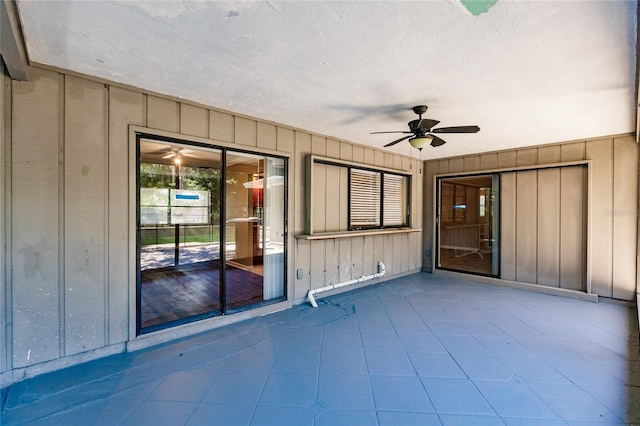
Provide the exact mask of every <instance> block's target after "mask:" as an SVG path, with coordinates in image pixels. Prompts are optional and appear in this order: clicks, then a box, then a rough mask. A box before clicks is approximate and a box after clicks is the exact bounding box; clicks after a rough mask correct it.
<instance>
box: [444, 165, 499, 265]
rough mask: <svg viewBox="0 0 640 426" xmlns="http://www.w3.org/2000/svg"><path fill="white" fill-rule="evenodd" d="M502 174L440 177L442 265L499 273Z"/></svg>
mask: <svg viewBox="0 0 640 426" xmlns="http://www.w3.org/2000/svg"><path fill="white" fill-rule="evenodd" d="M499 182H500V179H499V175H498V174H489V175H481V176H472V177H455V178H440V179H439V180H438V194H439V203H438V206H439V211H438V257H437V261H438V267H439V268H442V269H450V270H455V271H461V272H469V273H474V274H480V275H489V276H496V277H497V276H498V275H499V265H500V262H499V260H500V259H499V251H498V250H499V246H500V243H499V236H498V230H499V217H498V214H499V208H498V206H499V198H498V196H499Z"/></svg>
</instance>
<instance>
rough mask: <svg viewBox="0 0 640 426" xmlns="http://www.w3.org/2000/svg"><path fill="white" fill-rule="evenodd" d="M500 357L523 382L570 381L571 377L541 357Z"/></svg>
mask: <svg viewBox="0 0 640 426" xmlns="http://www.w3.org/2000/svg"><path fill="white" fill-rule="evenodd" d="M499 358H500V361H502V363H503V364H504V365H506V366H507V367H508V368H509V369H510V370H511V371H512V372H513V374H514V375H515V376H516V377H517V378H518V380H519V381H521V382H526V383H569V379H567V378H566V377H565V376H563V375H562V374H560V373H559V372H558V371H557V370H556V369H555V368H553V367H551V366H550V365H549V364H547V363H546V362H545V361H543V360H541V359H540V358H536V357H518V356H500V357H499Z"/></svg>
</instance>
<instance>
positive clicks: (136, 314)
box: [129, 126, 291, 338]
mask: <svg viewBox="0 0 640 426" xmlns="http://www.w3.org/2000/svg"><path fill="white" fill-rule="evenodd" d="M142 139H148V140H151V141H154V142H159V143H161V142H165V143H169V144H178V145H181V146H185V147H194V148H201V149H204V150H210V149H213V150H219V151H220V152H221V159H222V162H221V188H220V197H221V199H222V200H223V204H222V206H221V208H220V210H221V211H220V212H219V216H220V234H219V237H220V259H221V262H220V263H221V269H220V282H219V285H220V313H219V314H216V313H215V312H211V313H205V314H199V315H194V316H192V317H188V318H184V319H181V320H176V321H171V322H166V323H163V324H159V325H158V326H151V327H145V328H142V327H141V288H140V286H141V273H140V253H141V244H140V241H141V240H140V230H141V224H140V213H141V211H140V170H139V169H140V141H141V140H142ZM227 152H233V153H239V154H249V155H254V156H265V157H271V158H276V159H281V160H283V162H284V182H285V185H284V206H283V232H284V234H283V244H284V247H283V265H282V268H283V271H282V277H283V283H282V291H283V295H282V296H281V297H277V298H274V299H271V300H265V301H263V302H261V303H256V304H251V305H247V306H246V307H242V308H233V309H228V308H226V285H225V282H226V276H225V273H226V267H225V266H226V265H225V263H226V262H225V261H224V260H225V259H226V243H225V242H226V226H225V224H226V208H225V206H226V204H225V203H224V200H225V199H226V198H225V197H226V189H225V187H226V185H225V182H226V168H227V167H226V159H227ZM290 159H291V157H290V155H287V154H286V153H285V154H283V153H281V152H275V151H272V150H267V149H261V148H258V147H251V148H250V149H248V148H243V147H241V146H238V145H236V144H231V143H225V142H220V141H215V140H208V139H202V138H196V137H191V136H188V135H181V134H173V133H169V132H162V131H156V130H154V129H147V128H141V127H138V126H130V128H129V165H130V178H129V199H130V205H131V206H132V208H130V209H129V223H130V227H129V230H130V231H129V249H130V253H132V257H133V259H132V262H130V265H131V267H130V274H129V277H130V284H133V285H129V295H130V297H129V300H130V301H131V303H130V307H129V312H130V321H129V324H130V335H131V337H132V338H137V337H142V336H146V335H148V334H151V333H154V332H156V331H162V330H167V329H173V328H175V327H177V326H181V325H186V324H189V323H194V322H198V321H201V320H204V319H208V318H214V317H221V316H225V314H226V313H230V314H234V313H237V312H242V311H248V310H252V309H254V308H260V307H262V306H266V305H272V304H276V303H282V302H287V301H288V300H289V273H288V252H289V249H288V246H289V232H288V219H289V213H290V212H289V199H288V195H289V175H290V174H289V167H290ZM263 237H264V236H263Z"/></svg>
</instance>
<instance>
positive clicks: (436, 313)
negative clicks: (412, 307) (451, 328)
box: [416, 301, 453, 322]
mask: <svg viewBox="0 0 640 426" xmlns="http://www.w3.org/2000/svg"><path fill="white" fill-rule="evenodd" d="M431 303H433V306H434V308H433V309H426V308H422V307H418V308H416V313H417V314H418V315H420V318H422V319H423V320H424V321H427V322H429V321H453V317H452V316H451V315H449V313H448V312H447V311H445V310H444V309H441V308H435V306H437V304H438V303H437V302H434V301H431Z"/></svg>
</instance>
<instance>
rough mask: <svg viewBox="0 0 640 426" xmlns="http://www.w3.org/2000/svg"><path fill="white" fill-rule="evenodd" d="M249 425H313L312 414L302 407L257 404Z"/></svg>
mask: <svg viewBox="0 0 640 426" xmlns="http://www.w3.org/2000/svg"><path fill="white" fill-rule="evenodd" d="M250 425H251V426H282V425H287V426H313V416H312V415H311V413H309V411H307V410H306V409H304V408H298V407H273V406H268V405H259V406H258V407H256V411H255V413H253V418H252V419H251V423H250Z"/></svg>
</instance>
